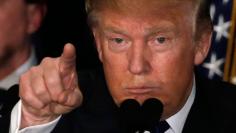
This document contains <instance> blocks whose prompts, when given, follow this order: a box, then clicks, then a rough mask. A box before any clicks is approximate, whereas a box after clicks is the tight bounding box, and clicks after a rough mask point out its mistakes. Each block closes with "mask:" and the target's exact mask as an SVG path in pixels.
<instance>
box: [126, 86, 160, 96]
mask: <svg viewBox="0 0 236 133" xmlns="http://www.w3.org/2000/svg"><path fill="white" fill-rule="evenodd" d="M155 88H156V87H147V86H142V87H129V88H126V89H127V92H128V93H130V94H136V95H137V94H138V95H140V94H148V93H150V92H153V91H154V90H155Z"/></svg>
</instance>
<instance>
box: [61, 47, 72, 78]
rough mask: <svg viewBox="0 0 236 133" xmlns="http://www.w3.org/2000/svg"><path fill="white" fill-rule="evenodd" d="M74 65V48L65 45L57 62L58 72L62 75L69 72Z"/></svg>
mask: <svg viewBox="0 0 236 133" xmlns="http://www.w3.org/2000/svg"><path fill="white" fill-rule="evenodd" d="M75 65H76V51H75V47H74V46H73V44H71V43H67V44H66V45H65V46H64V49H63V53H62V55H61V57H60V61H59V71H60V73H61V74H62V75H65V74H67V73H68V72H71V70H73V69H74V68H75Z"/></svg>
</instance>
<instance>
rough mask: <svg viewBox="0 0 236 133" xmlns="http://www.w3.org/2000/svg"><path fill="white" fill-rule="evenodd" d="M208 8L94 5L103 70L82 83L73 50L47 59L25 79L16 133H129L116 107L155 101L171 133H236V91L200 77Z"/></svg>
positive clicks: (91, 16) (170, 3) (91, 12)
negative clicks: (197, 71) (196, 71)
mask: <svg viewBox="0 0 236 133" xmlns="http://www.w3.org/2000/svg"><path fill="white" fill-rule="evenodd" d="M207 2H208V1H206V0H150V1H148V2H147V1H146V0H136V1H134V0H133V1H127V0H87V1H86V7H87V13H88V20H89V24H90V26H91V29H92V31H93V34H94V37H95V41H96V46H97V50H98V54H99V58H100V60H101V62H102V64H103V70H102V71H95V72H94V71H89V72H88V73H87V72H83V73H79V74H78V76H77V73H76V66H75V49H74V47H73V46H72V45H70V44H67V45H66V46H65V48H64V51H63V53H62V55H61V57H58V58H46V59H44V60H43V61H42V63H41V64H40V65H39V66H37V67H33V68H32V69H31V70H30V71H28V72H27V73H25V74H24V75H23V76H22V77H21V81H20V86H19V88H20V97H21V101H20V102H19V103H18V104H17V105H16V106H15V107H14V109H13V113H12V117H11V120H12V121H11V129H10V130H11V132H14V131H18V130H21V131H22V132H27V131H28V132H31V131H32V132H44V133H45V132H51V131H52V132H55V133H57V132H78V133H90V132H97V133H116V132H122V129H120V128H119V117H118V116H117V115H116V111H117V110H116V106H118V107H119V106H121V104H122V103H123V102H124V101H125V100H126V99H135V100H136V101H138V103H139V104H140V105H142V104H143V103H144V101H146V100H147V99H149V98H155V99H159V100H160V101H161V102H162V103H163V105H164V110H163V113H162V116H161V121H163V122H164V121H167V123H168V125H169V126H168V128H167V131H165V132H166V133H181V132H183V133H194V132H196V133H198V132H214V133H225V132H236V128H235V124H234V120H235V118H236V117H235V116H236V107H235V103H236V98H235V95H236V90H235V87H234V86H231V85H228V84H225V83H212V82H211V81H205V80H201V79H200V78H199V77H198V76H197V75H196V76H195V74H194V66H195V65H198V64H200V63H201V62H202V61H203V60H204V59H205V57H206V55H207V53H208V49H209V47H210V40H211V33H212V25H211V21H210V16H209V14H208V4H207ZM103 72H104V76H103ZM195 79H196V80H195ZM107 90H109V92H108V91H107ZM113 101H114V102H113ZM16 114H18V116H17V117H16V116H15V115H16ZM19 114H20V115H19ZM16 118H19V119H16ZM15 119H16V120H15ZM36 125H37V126H36ZM39 125H40V126H39ZM157 128H160V127H159V126H157ZM146 132H147V131H146Z"/></svg>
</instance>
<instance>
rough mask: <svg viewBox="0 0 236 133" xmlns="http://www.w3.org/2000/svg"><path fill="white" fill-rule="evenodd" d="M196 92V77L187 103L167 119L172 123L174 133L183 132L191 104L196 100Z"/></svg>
mask: <svg viewBox="0 0 236 133" xmlns="http://www.w3.org/2000/svg"><path fill="white" fill-rule="evenodd" d="M195 94H196V83H195V79H194V80H193V86H192V90H191V93H190V95H189V97H188V99H187V102H186V103H185V105H184V106H183V107H182V108H181V110H179V111H178V112H177V113H176V114H174V115H173V116H171V117H169V118H168V119H166V121H167V122H168V124H169V125H170V129H169V130H172V132H173V133H182V130H183V127H184V124H185V121H186V119H187V116H188V113H189V111H190V109H191V106H192V104H193V102H194V99H195ZM169 130H168V131H169Z"/></svg>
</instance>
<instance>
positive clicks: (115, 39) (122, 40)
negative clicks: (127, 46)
mask: <svg viewBox="0 0 236 133" xmlns="http://www.w3.org/2000/svg"><path fill="white" fill-rule="evenodd" d="M111 41H113V42H114V43H117V44H121V43H123V42H124V39H122V38H112V39H111Z"/></svg>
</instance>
